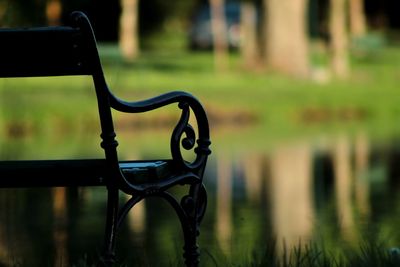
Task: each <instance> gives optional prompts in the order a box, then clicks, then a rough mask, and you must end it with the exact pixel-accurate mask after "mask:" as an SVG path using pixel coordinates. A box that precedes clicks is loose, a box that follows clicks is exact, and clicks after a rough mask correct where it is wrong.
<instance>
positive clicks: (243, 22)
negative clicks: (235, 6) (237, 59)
mask: <svg viewBox="0 0 400 267" xmlns="http://www.w3.org/2000/svg"><path fill="white" fill-rule="evenodd" d="M240 52H241V55H242V58H243V64H244V66H245V67H246V68H253V67H255V66H256V65H257V58H258V53H257V52H258V48H257V12H256V7H255V5H254V2H252V1H244V2H242V4H241V6H240Z"/></svg>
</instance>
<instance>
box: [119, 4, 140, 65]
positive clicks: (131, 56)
mask: <svg viewBox="0 0 400 267" xmlns="http://www.w3.org/2000/svg"><path fill="white" fill-rule="evenodd" d="M138 16H139V0H121V17H120V30H119V47H120V49H121V53H122V55H123V57H124V59H125V60H127V61H133V60H135V59H136V58H137V57H138V55H139V32H138V21H139V18H138Z"/></svg>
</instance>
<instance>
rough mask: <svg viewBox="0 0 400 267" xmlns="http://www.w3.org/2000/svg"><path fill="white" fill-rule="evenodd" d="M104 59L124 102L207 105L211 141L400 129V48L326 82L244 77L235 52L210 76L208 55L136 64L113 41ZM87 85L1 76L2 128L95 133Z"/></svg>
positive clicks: (168, 55)
mask: <svg viewBox="0 0 400 267" xmlns="http://www.w3.org/2000/svg"><path fill="white" fill-rule="evenodd" d="M100 54H101V55H102V60H103V65H104V69H105V74H106V77H107V80H108V84H109V86H110V88H111V89H112V90H113V92H114V93H115V94H117V95H118V96H120V97H122V98H124V99H129V100H139V99H144V98H147V97H151V96H155V95H157V94H160V93H164V92H168V91H170V90H185V91H189V92H192V93H193V94H194V95H196V96H197V97H198V98H199V99H200V100H201V101H202V102H203V103H204V104H205V106H206V109H207V111H208V114H209V117H210V121H211V125H212V129H213V135H214V139H215V138H217V139H218V138H219V137H220V136H223V138H221V140H219V141H220V142H217V143H220V144H221V145H222V144H223V143H227V144H228V143H232V142H236V141H237V140H240V138H242V137H243V135H251V136H252V138H249V139H251V140H253V141H254V145H255V146H257V147H258V146H259V145H260V144H259V143H260V142H259V140H263V144H265V145H271V144H273V143H274V142H276V140H277V139H282V138H283V139H293V138H295V139H298V138H314V137H315V136H316V135H321V134H336V133H339V132H343V131H346V132H347V133H353V132H357V131H360V130H362V131H367V132H368V133H369V135H370V136H372V138H374V137H376V138H382V137H387V136H389V135H390V136H391V135H395V134H397V133H398V132H399V128H400V127H399V126H398V124H397V123H396V122H397V118H398V116H399V114H400V107H399V105H398V102H399V100H400V97H399V93H398V88H397V87H398V83H399V80H400V68H399V67H400V66H399V63H398V62H400V49H399V48H396V47H385V48H384V49H382V50H379V52H375V53H374V55H373V56H370V57H368V56H365V57H363V58H353V60H352V75H351V76H350V77H349V78H348V79H347V80H344V81H339V80H335V79H331V80H330V81H329V82H326V83H318V82H316V81H313V80H299V79H294V78H288V77H285V76H282V75H279V74H276V73H272V72H268V71H262V70H258V71H256V72H252V71H248V70H245V69H243V68H242V67H241V65H240V58H239V55H238V54H233V55H231V58H230V69H229V70H228V71H226V72H224V73H216V72H215V71H214V68H213V57H212V54H211V53H209V52H200V53H189V52H185V51H180V50H171V51H170V50H167V51H158V50H156V51H151V52H144V53H143V54H142V56H141V57H140V58H139V59H138V60H137V61H136V62H134V63H133V64H126V63H124V62H123V60H121V57H120V56H119V53H118V49H117V47H116V46H115V45H101V46H100ZM317 62H318V61H317ZM314 65H315V64H314ZM314 68H315V67H314ZM90 83H91V82H90V79H88V78H87V77H83V78H82V77H79V78H71V77H62V78H56V79H54V78H52V79H46V80H44V79H42V78H34V79H19V80H15V79H2V80H1V82H0V94H1V96H2V97H1V100H0V101H1V107H2V108H1V109H0V111H1V112H0V118H1V119H0V124H1V125H3V127H2V128H3V131H7V129H10V128H21V129H22V130H21V131H22V133H23V134H25V132H27V133H30V132H34V131H39V130H38V129H40V128H41V127H39V126H37V125H42V124H45V125H47V123H49V122H51V123H54V125H56V126H55V127H52V131H55V133H56V134H57V133H59V132H65V131H66V130H67V129H68V130H70V129H76V130H74V131H83V132H85V131H87V129H86V128H87V127H89V128H91V129H96V130H97V115H96V112H97V110H96V104H95V95H94V92H93V89H92V87H91V86H90ZM17 106H18V108H16V107H17ZM175 111H176V108H174V107H171V108H167V109H164V110H163V111H162V112H153V113H151V114H149V115H146V116H142V115H139V116H130V117H129V118H128V117H117V124H118V121H120V122H121V123H120V124H121V125H123V126H127V125H128V126H129V125H137V124H143V123H137V122H138V121H139V122H140V121H141V120H144V121H148V122H150V123H147V124H145V125H146V126H148V127H147V128H150V129H151V128H152V126H153V124H154V125H155V126H157V125H158V124H159V121H160V120H172V119H171V118H176V117H177V116H178V114H177V113H176V112H175ZM42 128H44V129H47V128H46V127H42ZM238 129H240V131H237V130H238ZM41 131H43V130H41ZM45 131H48V129H47V130H45ZM226 131H228V132H229V133H230V134H229V135H228V138H227V135H226V134H225V133H226ZM250 145H251V142H250V143H248V144H246V146H250Z"/></svg>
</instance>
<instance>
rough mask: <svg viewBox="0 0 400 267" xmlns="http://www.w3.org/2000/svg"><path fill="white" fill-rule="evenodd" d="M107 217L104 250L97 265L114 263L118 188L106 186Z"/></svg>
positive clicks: (111, 264) (103, 266)
mask: <svg viewBox="0 0 400 267" xmlns="http://www.w3.org/2000/svg"><path fill="white" fill-rule="evenodd" d="M107 194H108V199H107V218H106V230H105V239H104V251H103V255H102V258H101V260H100V262H99V265H98V266H99V267H111V266H113V264H114V263H115V238H116V235H117V220H118V198H119V190H118V188H115V187H111V186H110V187H108V188H107Z"/></svg>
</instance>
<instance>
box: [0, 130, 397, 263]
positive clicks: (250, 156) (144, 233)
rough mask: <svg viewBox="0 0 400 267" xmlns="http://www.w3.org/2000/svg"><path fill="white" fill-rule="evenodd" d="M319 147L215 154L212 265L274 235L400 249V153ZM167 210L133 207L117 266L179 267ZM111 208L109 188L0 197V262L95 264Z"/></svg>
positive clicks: (352, 141)
mask: <svg viewBox="0 0 400 267" xmlns="http://www.w3.org/2000/svg"><path fill="white" fill-rule="evenodd" d="M321 140H322V141H321ZM321 140H315V142H308V143H307V142H301V143H294V144H283V145H277V146H275V147H274V148H273V149H265V150H262V149H259V150H258V151H246V152H245V153H242V152H240V153H231V152H227V151H226V152H224V151H223V150H217V151H216V153H214V154H213V157H212V158H211V161H210V164H209V166H208V169H207V174H206V177H205V178H206V181H205V183H206V185H207V188H208V193H209V205H208V210H207V213H206V216H205V219H204V222H203V224H202V226H201V235H200V247H201V248H202V251H203V252H204V251H206V252H207V253H203V254H202V261H203V262H206V263H205V264H207V260H208V258H209V257H208V258H207V254H211V255H212V256H213V257H215V259H216V260H217V261H218V260H219V259H220V258H221V257H222V258H224V257H227V258H232V259H233V260H235V262H238V261H239V262H240V260H241V259H242V262H245V260H244V259H245V258H246V259H247V258H248V257H251V255H252V253H253V252H255V250H257V249H258V250H260V249H262V248H265V245H266V244H268V243H270V240H271V238H273V237H276V238H277V242H278V245H279V246H278V248H279V249H282V247H283V240H285V245H286V246H287V247H288V248H290V247H293V246H296V245H298V243H299V241H300V240H301V241H302V243H303V244H304V243H306V241H307V240H314V241H315V240H316V241H317V242H319V241H321V240H322V242H324V244H325V247H326V248H327V249H335V248H340V247H342V246H341V245H342V244H346V245H351V246H357V244H359V243H360V242H362V241H363V240H364V239H365V238H369V237H372V238H381V239H384V241H386V242H387V243H388V246H392V247H398V246H399V244H400V233H399V231H398V225H400V219H399V216H398V213H399V212H400V188H399V186H398V185H399V184H400V183H399V182H398V180H399V179H398V178H399V173H400V171H399V169H400V168H399V167H398V166H399V163H398V162H399V160H400V157H399V156H398V155H400V146H397V145H396V144H397V142H394V143H390V142H387V143H386V144H385V143H375V142H373V141H371V140H370V139H369V138H368V135H367V134H366V133H363V132H359V133H357V134H356V135H354V137H350V136H347V135H341V136H339V137H337V138H333V139H327V138H325V139H321ZM127 147H132V146H131V145H129V144H128V145H127ZM127 153H128V154H127V155H131V154H129V152H127ZM130 153H131V152H130ZM6 154H7V155H9V153H6ZM6 154H5V155H6ZM134 156H135V157H134V158H135V159H139V158H141V157H142V156H141V154H140V153H139V152H138V153H137V154H136V153H135V155H134ZM143 158H144V156H143ZM122 197H123V200H126V197H125V196H122ZM165 207H166V204H165V203H161V204H160V201H157V200H155V201H152V199H150V200H149V201H148V200H146V201H145V202H142V203H141V204H139V205H137V206H135V207H134V209H133V210H132V211H131V213H130V214H129V217H128V220H127V221H126V224H125V225H124V226H123V227H122V229H121V231H122V233H121V235H120V236H119V243H118V256H119V257H120V258H119V260H120V262H131V261H135V260H137V262H138V264H139V265H138V266H140V263H146V264H148V265H150V266H153V265H155V266H160V265H168V264H170V263H171V262H173V263H174V262H179V259H180V258H181V254H182V249H181V246H182V243H181V240H182V233H181V230H180V226H179V222H178V221H177V219H176V218H175V217H174V214H173V212H172V210H171V209H169V208H165ZM104 209H105V192H104V189H103V188H80V189H78V190H77V189H74V188H68V189H66V188H54V189H1V190H0V264H3V263H4V264H5V265H6V266H13V264H14V265H15V263H22V266H24V264H23V263H29V266H33V267H34V266H49V265H54V266H68V265H71V264H74V263H76V262H78V261H79V260H80V259H82V258H83V257H85V255H88V259H89V261H94V259H95V258H96V257H97V255H98V253H99V251H101V245H102V244H101V243H102V240H103V231H104V230H103V227H104V211H105V210H104ZM396 215H397V216H396ZM371 229H372V230H371ZM150 255H151V256H150ZM221 255H222V256H221ZM140 258H142V259H141V260H140ZM143 258H144V259H143ZM222 262H223V261H222ZM25 265H26V264H25Z"/></svg>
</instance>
